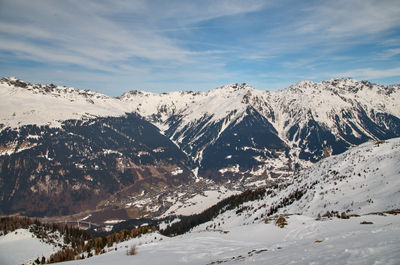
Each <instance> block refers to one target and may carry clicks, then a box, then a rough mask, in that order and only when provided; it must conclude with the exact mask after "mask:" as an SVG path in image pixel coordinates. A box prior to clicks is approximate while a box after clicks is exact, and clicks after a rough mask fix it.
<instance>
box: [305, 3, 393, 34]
mask: <svg viewBox="0 0 400 265" xmlns="http://www.w3.org/2000/svg"><path fill="white" fill-rule="evenodd" d="M307 11H308V12H306V14H307V15H308V16H307V17H306V18H304V19H300V23H299V24H298V29H297V31H298V33H301V34H307V33H311V34H315V33H318V34H320V35H321V36H322V37H337V38H340V37H356V36H362V35H365V34H367V35H368V34H377V33H381V32H383V31H386V30H389V29H392V28H395V27H398V26H399V24H400V16H399V15H398V14H400V5H399V2H398V0H378V1H377V0H353V1H348V0H340V1H327V2H324V3H323V4H320V5H316V6H315V7H313V8H309V9H308V10H307Z"/></svg>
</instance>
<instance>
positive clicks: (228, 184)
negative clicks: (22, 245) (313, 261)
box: [0, 78, 400, 221]
mask: <svg viewBox="0 0 400 265" xmlns="http://www.w3.org/2000/svg"><path fill="white" fill-rule="evenodd" d="M0 95H1V98H2V99H3V102H2V104H1V106H0V124H2V125H1V131H0V154H1V155H0V177H1V179H0V201H1V202H0V205H1V207H0V208H1V212H3V213H13V212H23V213H26V214H30V215H69V214H72V213H77V212H79V211H82V210H93V209H95V208H97V210H101V211H103V212H104V211H111V213H108V215H110V216H118V218H119V219H129V218H132V217H139V216H146V215H148V216H159V215H162V214H163V213H165V212H170V213H171V212H172V210H169V211H168V209H172V208H174V209H177V207H176V205H179V204H180V205H186V203H187V202H191V203H194V204H196V203H200V202H201V201H204V200H203V199H200V200H197V199H194V198H197V197H196V196H199V195H201V196H203V198H206V197H207V194H210V193H213V194H215V196H214V198H215V199H214V200H210V199H209V200H208V201H209V202H208V203H210V205H212V203H215V202H216V201H215V200H220V199H223V198H224V197H227V196H229V194H232V193H237V192H238V191H241V190H244V189H247V188H249V187H257V186H260V185H261V186H262V185H269V184H271V183H281V182H282V183H286V182H288V181H290V180H291V179H292V176H293V174H294V173H295V172H297V171H298V170H300V169H302V168H306V167H308V166H310V165H312V164H313V163H315V162H317V161H319V160H321V159H322V158H324V157H328V156H330V155H335V154H340V153H342V152H344V151H346V150H348V149H349V148H350V147H352V146H355V145H359V144H361V143H364V142H366V141H368V140H371V139H373V140H385V139H389V138H393V137H398V136H400V119H399V117H400V109H399V108H398V106H399V105H400V96H399V95H400V86H399V85H392V86H381V85H376V84H372V83H369V82H367V81H361V82H357V81H355V80H353V79H332V80H329V81H323V82H319V83H315V82H311V81H302V82H299V83H297V84H294V85H292V86H291V87H289V88H287V89H284V90H280V91H272V92H271V91H260V90H256V89H254V88H252V87H251V86H249V85H247V84H231V85H226V86H223V87H220V88H216V89H213V90H210V91H206V92H197V93H194V92H172V93H163V94H153V93H148V92H141V91H131V92H127V93H125V94H123V95H122V96H120V97H118V98H112V97H108V96H105V95H102V94H99V93H96V92H92V91H88V90H77V89H73V88H68V87H60V86H56V85H52V84H50V85H40V84H37V85H34V84H30V83H27V82H24V81H21V80H19V79H16V78H3V79H1V81H0ZM221 185H223V186H224V187H225V190H224V189H222V190H221V189H220V187H221ZM26 198H32V199H31V200H30V201H29V202H28V203H27V202H26ZM218 198H219V199H218ZM200 208H203V209H204V206H202V207H200ZM192 209H193V211H195V209H199V207H194V206H193V207H192ZM186 213H188V214H190V213H193V212H188V211H186ZM95 216H96V215H95V214H94V213H93V214H92V218H95ZM93 221H95V220H94V219H93ZM103 221H104V220H103Z"/></svg>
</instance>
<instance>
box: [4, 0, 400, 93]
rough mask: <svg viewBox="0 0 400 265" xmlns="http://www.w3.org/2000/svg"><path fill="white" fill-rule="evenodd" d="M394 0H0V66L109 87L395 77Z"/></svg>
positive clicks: (398, 32) (399, 70) (33, 76)
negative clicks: (300, 0)
mask: <svg viewBox="0 0 400 265" xmlns="http://www.w3.org/2000/svg"><path fill="white" fill-rule="evenodd" d="M398 13H400V4H399V3H398V1H393V0H385V1H374V0H366V1H335V2H329V3H320V2H319V1H305V2H300V3H299V2H297V1H292V0H285V1H273V2H267V1H262V0H251V1H246V2H242V1H236V0H235V1H227V0H219V1H190V2H188V1H180V0H173V1H169V2H168V3H166V2H163V1H157V0H154V1H143V0H135V1H130V2H125V1H123V0H118V1H113V2H112V3H104V2H103V3H99V2H97V1H87V2H85V5H81V4H80V3H79V2H74V1H63V2H53V1H41V2H32V1H25V0H21V1H14V0H5V1H2V2H1V3H0V32H1V37H0V40H1V41H0V58H1V60H0V72H1V73H2V76H16V77H18V78H20V79H21V80H26V81H27V82H30V83H47V84H50V83H54V84H57V85H61V86H67V87H73V88H76V89H81V90H85V89H89V90H92V91H96V92H99V93H102V94H105V95H108V96H112V97H116V96H120V95H122V94H123V93H125V92H128V91H132V90H140V91H147V92H152V93H168V92H172V91H195V92H200V91H207V90H210V89H213V88H217V87H221V86H223V85H227V84H234V83H247V84H250V85H251V86H252V87H254V88H256V89H258V90H269V91H275V90H282V89H285V88H287V87H289V86H290V85H292V84H295V83H297V82H299V81H303V80H309V81H313V82H320V81H324V80H329V79H333V78H347V77H351V78H353V79H356V80H360V81H361V80H368V81H370V82H372V83H377V84H381V85H390V84H398V83H400V60H399V59H400V18H399V16H398V15H397V14H398Z"/></svg>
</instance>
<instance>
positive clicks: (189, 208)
mask: <svg viewBox="0 0 400 265" xmlns="http://www.w3.org/2000/svg"><path fill="white" fill-rule="evenodd" d="M238 193H239V192H238V191H235V190H228V189H227V188H225V187H223V186H222V187H219V188H218V189H215V190H207V191H204V192H203V193H201V194H197V195H195V196H193V197H191V198H190V199H187V200H185V201H178V202H175V203H174V204H173V205H172V206H171V207H170V208H169V209H168V210H167V211H166V212H165V213H164V214H163V215H162V216H164V217H165V216H169V215H172V214H173V215H192V214H196V213H201V212H202V211H204V210H206V209H207V208H209V207H211V206H213V205H214V204H216V203H218V202H219V201H221V200H223V199H225V198H227V197H229V196H231V195H235V194H238Z"/></svg>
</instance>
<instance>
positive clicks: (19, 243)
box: [0, 229, 59, 265]
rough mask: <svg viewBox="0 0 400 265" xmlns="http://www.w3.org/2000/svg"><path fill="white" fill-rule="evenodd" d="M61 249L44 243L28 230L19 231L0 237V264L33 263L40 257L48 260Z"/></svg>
mask: <svg viewBox="0 0 400 265" xmlns="http://www.w3.org/2000/svg"><path fill="white" fill-rule="evenodd" d="M58 250H59V248H56V247H54V245H50V244H47V243H44V242H43V241H41V240H40V239H38V238H37V237H36V236H35V235H34V234H32V233H31V232H29V231H28V230H27V229H17V230H15V231H13V232H10V233H8V234H7V235H5V236H0V264H2V265H16V264H23V263H25V264H26V263H27V262H30V263H33V261H34V260H35V259H36V258H38V257H40V258H41V257H43V256H44V257H46V258H48V257H49V256H50V255H51V254H52V253H54V252H57V251H58Z"/></svg>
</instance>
